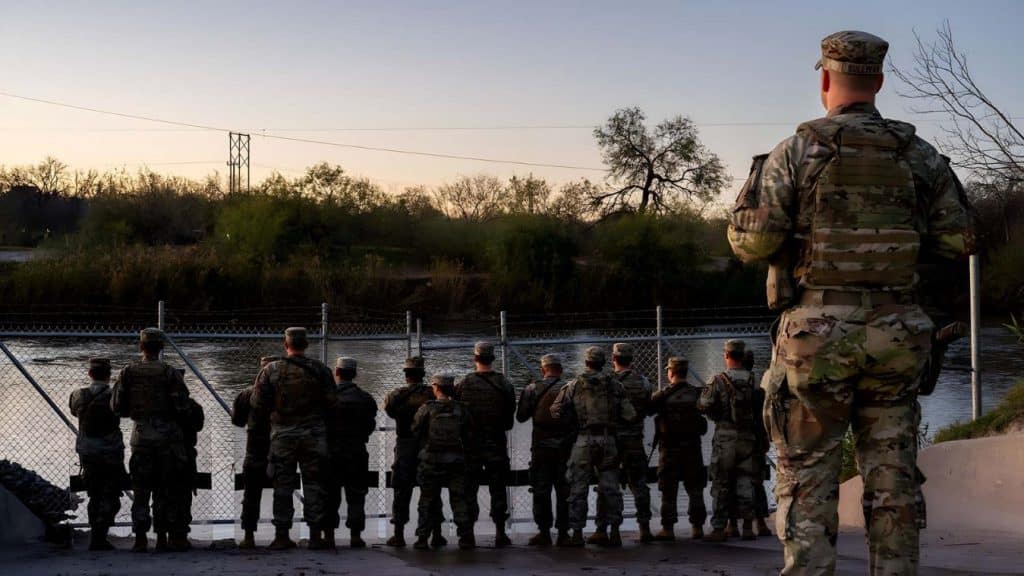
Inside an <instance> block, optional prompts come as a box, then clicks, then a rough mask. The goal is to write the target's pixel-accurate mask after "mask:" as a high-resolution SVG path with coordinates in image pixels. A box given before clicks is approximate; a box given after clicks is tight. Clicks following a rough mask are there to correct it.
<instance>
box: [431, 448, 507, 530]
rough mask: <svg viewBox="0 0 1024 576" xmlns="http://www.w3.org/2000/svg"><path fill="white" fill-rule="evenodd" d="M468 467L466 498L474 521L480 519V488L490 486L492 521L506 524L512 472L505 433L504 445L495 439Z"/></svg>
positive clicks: (477, 453) (469, 462)
mask: <svg viewBox="0 0 1024 576" xmlns="http://www.w3.org/2000/svg"><path fill="white" fill-rule="evenodd" d="M467 466H468V468H469V479H468V480H467V483H466V497H467V499H468V501H469V517H470V519H472V520H473V522H476V521H477V520H479V519H480V502H479V500H478V498H479V495H478V492H479V491H480V485H481V484H486V485H487V488H488V491H489V492H490V494H491V520H493V521H494V523H495V524H498V523H501V522H504V521H505V519H506V518H508V493H507V490H508V478H509V474H510V470H511V465H510V464H509V459H508V447H507V446H506V444H505V434H504V433H502V435H501V442H500V443H499V442H498V441H496V440H495V441H493V442H490V443H488V445H487V446H485V447H483V448H480V449H478V450H476V451H475V452H474V454H472V456H471V457H470V458H469V459H468V462H467ZM421 489H422V488H421Z"/></svg>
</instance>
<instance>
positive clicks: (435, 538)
mask: <svg viewBox="0 0 1024 576" xmlns="http://www.w3.org/2000/svg"><path fill="white" fill-rule="evenodd" d="M447 545H448V539H447V538H445V537H444V534H443V533H442V532H441V527H440V526H437V527H435V528H434V530H433V533H432V534H431V536H430V547H431V548H444V547H445V546H447Z"/></svg>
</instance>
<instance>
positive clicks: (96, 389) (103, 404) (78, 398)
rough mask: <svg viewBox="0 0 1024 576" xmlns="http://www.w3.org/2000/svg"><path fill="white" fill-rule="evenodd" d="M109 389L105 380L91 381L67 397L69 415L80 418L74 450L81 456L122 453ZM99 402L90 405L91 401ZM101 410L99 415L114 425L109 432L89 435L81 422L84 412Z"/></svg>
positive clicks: (120, 436) (118, 429)
mask: <svg viewBox="0 0 1024 576" xmlns="http://www.w3.org/2000/svg"><path fill="white" fill-rule="evenodd" d="M110 397H111V390H110V385H109V384H108V383H107V382H98V381H93V382H92V384H90V385H89V386H87V387H85V388H79V389H78V390H75V391H74V392H72V393H71V397H70V398H69V399H68V407H69V408H71V415H72V416H75V417H77V418H79V419H80V422H79V431H78V438H77V439H76V440H75V450H76V451H77V452H78V454H79V455H81V456H101V455H116V454H124V438H123V436H122V435H121V428H120V426H118V425H117V415H115V414H114V411H113V410H112V409H111V408H110ZM94 402H95V403H100V404H97V405H95V406H91V405H92V404H93V403H94ZM93 410H95V411H102V412H104V413H105V414H103V415H102V416H101V417H105V419H107V418H109V420H110V421H112V422H113V423H114V424H115V426H113V429H111V430H110V431H109V432H107V433H105V434H102V435H99V436H90V435H89V434H88V433H87V430H86V426H85V423H83V422H81V419H82V418H86V417H87V416H86V412H87V411H88V412H91V411H93Z"/></svg>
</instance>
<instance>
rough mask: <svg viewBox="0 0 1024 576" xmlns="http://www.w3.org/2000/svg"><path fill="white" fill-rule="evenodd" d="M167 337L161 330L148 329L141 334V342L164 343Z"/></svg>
mask: <svg viewBox="0 0 1024 576" xmlns="http://www.w3.org/2000/svg"><path fill="white" fill-rule="evenodd" d="M166 339H167V337H166V335H164V331H163V330H161V329H159V328H146V329H145V330H143V331H142V332H139V342H161V343H162V342H163V341H164V340H166Z"/></svg>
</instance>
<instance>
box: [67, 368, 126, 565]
mask: <svg viewBox="0 0 1024 576" xmlns="http://www.w3.org/2000/svg"><path fill="white" fill-rule="evenodd" d="M89 379H90V380H91V383H90V384H89V385H88V386H86V387H84V388H79V389H78V390H75V391H74V392H72V393H71V398H70V399H69V400H68V405H69V406H70V408H71V415H72V416H76V417H78V438H77V440H76V441H75V451H76V452H78V460H79V463H80V464H81V467H82V479H83V480H84V482H85V492H86V494H87V495H88V496H89V507H88V512H89V529H90V531H91V533H90V539H89V550H113V549H114V547H113V545H111V544H110V542H109V541H108V540H107V531H108V530H110V527H111V526H113V524H114V519H115V518H116V517H117V513H118V512H119V511H120V510H121V482H122V481H123V480H124V478H125V470H124V439H123V438H122V436H121V425H120V423H119V422H118V417H117V414H114V411H113V410H111V408H110V397H111V392H110V360H108V359H106V358H91V359H89Z"/></svg>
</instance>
